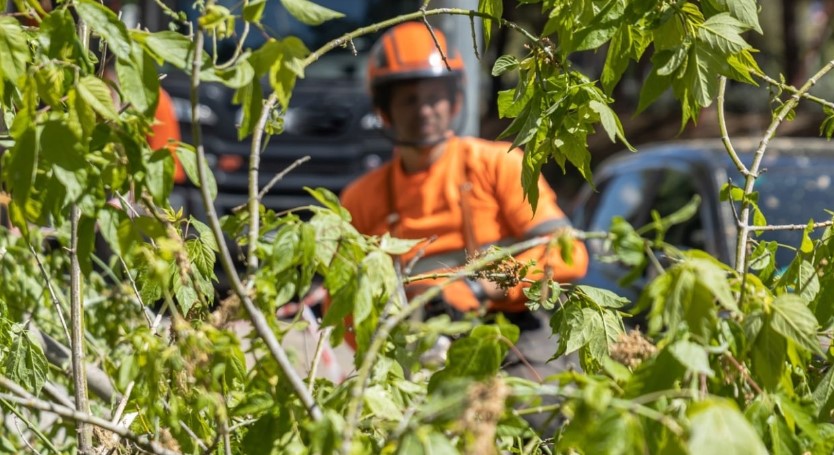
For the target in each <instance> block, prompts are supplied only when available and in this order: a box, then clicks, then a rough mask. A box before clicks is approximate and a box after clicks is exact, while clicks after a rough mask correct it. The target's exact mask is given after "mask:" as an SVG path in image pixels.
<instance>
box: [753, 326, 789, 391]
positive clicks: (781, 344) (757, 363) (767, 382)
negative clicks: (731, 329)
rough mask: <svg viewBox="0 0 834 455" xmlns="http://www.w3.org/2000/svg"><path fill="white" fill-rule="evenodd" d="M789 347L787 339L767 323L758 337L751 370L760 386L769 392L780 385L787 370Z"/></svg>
mask: <svg viewBox="0 0 834 455" xmlns="http://www.w3.org/2000/svg"><path fill="white" fill-rule="evenodd" d="M786 352H787V345H786V343H785V339H784V338H782V336H781V335H779V334H778V333H777V332H776V331H774V330H773V329H772V328H771V324H770V323H767V324H766V325H764V326H763V327H762V328H761V330H759V333H758V336H756V339H755V342H754V343H753V346H752V349H751V353H750V359H751V362H752V363H751V369H752V370H753V374H754V377H755V378H756V379H757V380H758V381H759V384H760V385H761V386H762V387H764V388H765V389H767V390H774V389H775V388H776V387H778V385H779V380H780V378H781V377H782V372H783V371H784V369H785V356H786Z"/></svg>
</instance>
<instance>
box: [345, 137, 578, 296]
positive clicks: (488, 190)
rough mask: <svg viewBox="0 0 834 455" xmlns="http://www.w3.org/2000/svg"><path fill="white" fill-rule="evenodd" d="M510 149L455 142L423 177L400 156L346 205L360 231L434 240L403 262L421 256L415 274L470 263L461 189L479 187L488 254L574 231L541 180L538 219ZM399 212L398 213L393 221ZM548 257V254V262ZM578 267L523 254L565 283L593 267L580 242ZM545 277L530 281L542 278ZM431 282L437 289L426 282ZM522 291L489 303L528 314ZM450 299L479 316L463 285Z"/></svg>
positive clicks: (479, 238) (477, 229) (478, 227)
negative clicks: (569, 229)
mask: <svg viewBox="0 0 834 455" xmlns="http://www.w3.org/2000/svg"><path fill="white" fill-rule="evenodd" d="M509 149H510V144H509V143H506V142H493V141H486V140H482V139H475V138H459V137H453V138H451V139H450V140H449V142H448V145H447V149H446V152H445V153H444V154H443V155H442V156H441V157H440V158H439V159H438V160H437V161H436V162H435V163H433V164H432V166H431V167H430V168H429V169H427V170H425V171H422V172H418V173H415V174H406V173H405V172H404V171H403V168H402V163H401V159H400V158H399V156H398V155H397V154H396V153H395V155H394V158H393V159H392V160H391V161H390V162H388V163H386V164H384V165H383V166H381V167H379V168H377V169H375V170H373V171H371V172H369V173H368V174H366V175H364V176H363V177H361V178H360V179H358V180H357V181H355V182H354V183H352V184H351V185H350V186H348V187H347V188H346V189H345V190H344V192H343V193H342V197H341V200H342V204H343V206H344V207H345V208H346V209H347V210H348V211H349V212H350V213H351V216H352V218H353V220H352V223H353V225H354V226H355V227H356V229H357V230H358V231H359V232H361V233H363V234H366V235H382V234H384V233H386V232H390V234H391V235H392V236H394V237H398V238H403V239H430V238H433V240H431V241H427V242H423V243H421V244H420V245H418V246H417V247H415V248H414V249H412V251H410V252H408V253H406V254H405V255H403V256H402V257H401V260H402V263H403V264H407V263H408V262H409V261H410V260H411V259H412V258H414V257H415V255H417V254H421V255H422V257H421V258H420V259H419V260H418V261H417V262H416V265H415V266H414V268H413V269H412V270H411V274H412V275H414V274H416V273H424V272H427V271H432V270H433V271H437V270H443V269H449V268H454V267H456V266H461V265H463V264H464V263H465V260H466V257H465V253H464V246H465V239H464V229H463V215H462V209H461V204H460V200H461V197H462V195H461V190H460V187H461V184H462V183H464V181H469V183H471V191H470V192H469V193H468V196H463V197H467V198H468V199H469V206H470V207H471V209H470V212H471V215H472V220H471V226H472V227H473V228H472V232H473V234H474V237H475V240H476V242H477V244H478V246H479V247H481V249H483V248H486V247H488V246H490V245H500V246H508V245H511V244H513V243H517V242H519V241H522V240H525V239H529V238H532V237H536V236H538V235H542V234H547V233H550V232H552V231H554V230H556V229H558V228H559V227H568V226H570V223H569V221H568V220H567V218H566V217H565V214H564V213H563V212H562V210H561V209H560V208H559V207H558V205H557V204H556V194H555V193H554V192H553V190H552V189H551V188H550V186H549V185H548V184H547V182H546V181H545V180H544V179H543V178H541V177H540V178H539V183H538V186H539V203H538V207H537V210H536V212H535V214H534V213H533V210H532V209H531V207H530V203H529V201H527V200H526V199H525V198H524V192H523V188H522V186H521V170H522V157H523V154H522V152H521V150H519V149H514V150H511V151H510V152H508V150H509ZM392 213H394V214H395V215H393V217H392V215H391V214H392ZM545 254H546V255H547V256H546V257H545ZM572 256H573V262H572V263H571V264H566V263H565V262H564V261H563V260H562V258H561V254H560V251H559V248H557V247H554V248H550V249H548V248H547V247H546V245H541V246H537V247H534V248H531V249H529V250H527V251H525V252H523V253H520V254H518V255H516V256H515V257H516V259H517V260H519V261H520V262H522V263H524V262H526V261H527V260H529V259H535V260H536V266H535V267H533V269H535V270H546V268H545V266H546V265H547V266H549V267H548V268H547V269H548V270H551V271H552V278H553V279H555V280H557V281H562V282H565V281H572V280H575V279H577V278H581V277H582V276H583V275H584V274H585V271H586V269H587V265H588V253H587V251H586V249H585V245H584V244H583V243H582V242H580V241H575V242H574V245H573V254H572ZM540 277H541V274H538V275H537V276H536V275H532V276H530V275H528V278H532V279H537V278H540ZM425 284H431V283H425ZM522 286H524V285H523V284H522V285H519V286H516V287H515V288H513V289H510V290H509V292H508V293H507V297H506V298H505V299H503V300H500V301H492V302H489V309H490V310H492V311H504V312H519V311H524V310H525V306H524V303H525V302H526V298H525V296H524V294H523V291H522ZM443 297H444V299H445V300H446V301H447V302H449V303H450V304H452V305H454V306H455V307H456V308H457V309H459V310H463V311H466V310H471V309H474V308H476V307H477V306H478V301H477V300H476V299H475V297H474V294H473V293H472V291H471V290H470V289H469V287H468V285H467V284H466V283H463V282H457V283H455V284H453V285H451V286H449V287H447V288H446V289H445V290H444V294H443Z"/></svg>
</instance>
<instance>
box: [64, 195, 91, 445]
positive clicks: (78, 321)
mask: <svg viewBox="0 0 834 455" xmlns="http://www.w3.org/2000/svg"><path fill="white" fill-rule="evenodd" d="M70 210H71V214H70V223H71V233H70V249H69V254H70V325H71V326H72V330H71V332H70V349H71V351H72V380H73V386H74V387H75V408H76V409H78V410H79V411H80V412H82V413H84V414H89V413H90V401H89V397H88V396H87V373H86V371H85V365H84V307H83V302H82V301H81V265H80V263H79V262H78V224H79V222H80V220H81V209H79V208H78V206H77V205H75V204H73V206H72V208H71V209H70ZM75 431H76V434H77V436H78V450H79V451H80V452H81V453H82V454H88V453H91V451H92V449H93V432H92V428H91V427H90V426H89V425H87V424H86V422H85V421H82V420H79V421H78V426H77V427H76V430H75Z"/></svg>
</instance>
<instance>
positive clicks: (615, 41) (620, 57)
mask: <svg viewBox="0 0 834 455" xmlns="http://www.w3.org/2000/svg"><path fill="white" fill-rule="evenodd" d="M648 44H649V39H648V37H647V35H646V33H645V32H644V31H643V30H641V29H640V28H639V27H634V26H632V25H630V24H627V23H624V24H622V25H620V28H619V29H618V30H617V31H616V32H615V33H614V35H613V36H612V37H611V43H610V44H609V45H608V52H606V54H605V65H604V66H603V68H602V75H601V76H600V82H601V83H602V87H603V89H604V90H605V93H607V94H611V92H612V91H613V90H614V87H615V86H616V85H617V83H618V82H619V81H620V78H621V77H622V75H623V73H624V72H625V70H626V68H628V60H629V58H630V59H632V60H635V61H638V60H640V57H642V56H643V52H645V50H646V46H648Z"/></svg>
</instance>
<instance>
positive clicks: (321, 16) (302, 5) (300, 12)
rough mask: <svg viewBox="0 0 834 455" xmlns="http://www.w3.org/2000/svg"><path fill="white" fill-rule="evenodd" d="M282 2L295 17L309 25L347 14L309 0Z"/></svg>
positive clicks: (285, 0) (283, 0) (282, 0)
mask: <svg viewBox="0 0 834 455" xmlns="http://www.w3.org/2000/svg"><path fill="white" fill-rule="evenodd" d="M281 4H282V5H284V8H286V9H287V11H289V12H290V14H292V16H293V17H294V18H296V19H298V20H299V21H301V22H302V23H304V24H307V25H320V24H322V23H324V22H327V21H329V20H333V19H339V18H342V17H344V16H345V15H344V14H342V13H340V12H338V11H334V10H332V9H329V8H325V7H323V6H320V5H317V4H315V3H313V2H311V1H308V0H281Z"/></svg>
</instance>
